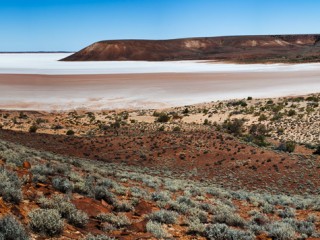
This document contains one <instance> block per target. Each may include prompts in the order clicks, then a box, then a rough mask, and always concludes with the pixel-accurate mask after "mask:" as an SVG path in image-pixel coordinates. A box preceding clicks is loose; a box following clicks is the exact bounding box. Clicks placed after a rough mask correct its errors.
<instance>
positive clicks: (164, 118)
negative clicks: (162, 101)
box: [157, 112, 170, 123]
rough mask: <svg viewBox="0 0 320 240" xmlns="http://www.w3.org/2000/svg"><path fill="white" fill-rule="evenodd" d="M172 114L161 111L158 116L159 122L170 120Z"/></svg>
mask: <svg viewBox="0 0 320 240" xmlns="http://www.w3.org/2000/svg"><path fill="white" fill-rule="evenodd" d="M169 120H170V116H169V115H168V114H166V113H164V112H162V113H160V114H159V115H158V118H157V122H160V123H166V122H169Z"/></svg>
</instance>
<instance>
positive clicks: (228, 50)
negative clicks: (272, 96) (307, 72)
mask: <svg viewBox="0 0 320 240" xmlns="http://www.w3.org/2000/svg"><path fill="white" fill-rule="evenodd" d="M177 60H219V61H231V62H252V63H255V62H319V61H320V34H307V35H264V36H229V37H206V38H184V39H171V40H110V41H101V42H96V43H94V44H92V45H90V46H88V47H86V48H84V49H82V50H80V51H79V52H76V53H75V54H72V55H71V56H69V57H67V58H64V59H62V61H177Z"/></svg>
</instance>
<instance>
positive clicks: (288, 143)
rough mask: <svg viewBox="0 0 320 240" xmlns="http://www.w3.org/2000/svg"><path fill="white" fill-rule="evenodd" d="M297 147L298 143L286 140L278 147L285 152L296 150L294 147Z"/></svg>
mask: <svg viewBox="0 0 320 240" xmlns="http://www.w3.org/2000/svg"><path fill="white" fill-rule="evenodd" d="M295 148H296V143H295V142H293V141H286V142H282V143H280V145H279V146H278V147H277V150H279V151H283V152H289V153H292V152H294V149H295Z"/></svg>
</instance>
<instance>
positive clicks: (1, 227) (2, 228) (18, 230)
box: [0, 215, 29, 240]
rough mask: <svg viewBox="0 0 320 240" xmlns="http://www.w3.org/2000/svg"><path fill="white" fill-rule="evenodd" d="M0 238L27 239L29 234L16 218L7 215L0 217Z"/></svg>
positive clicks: (5, 239)
mask: <svg viewBox="0 0 320 240" xmlns="http://www.w3.org/2000/svg"><path fill="white" fill-rule="evenodd" d="M0 239H4V240H16V239H19V240H28V239H29V236H28V234H27V232H26V230H25V229H24V227H23V226H22V224H21V223H20V222H19V221H18V220H16V219H15V218H14V217H13V216H11V215H7V216H5V217H2V218H1V219H0Z"/></svg>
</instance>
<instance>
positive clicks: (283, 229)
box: [267, 222, 295, 240]
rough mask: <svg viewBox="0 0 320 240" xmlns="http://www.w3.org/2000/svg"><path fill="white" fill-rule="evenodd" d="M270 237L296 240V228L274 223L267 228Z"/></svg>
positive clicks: (280, 239)
mask: <svg viewBox="0 0 320 240" xmlns="http://www.w3.org/2000/svg"><path fill="white" fill-rule="evenodd" d="M267 230H268V233H269V237H272V238H273V239H277V240H292V239H294V235H295V231H294V228H293V227H292V226H291V225H290V224H289V223H285V222H273V223H271V224H269V225H268V226H267Z"/></svg>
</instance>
